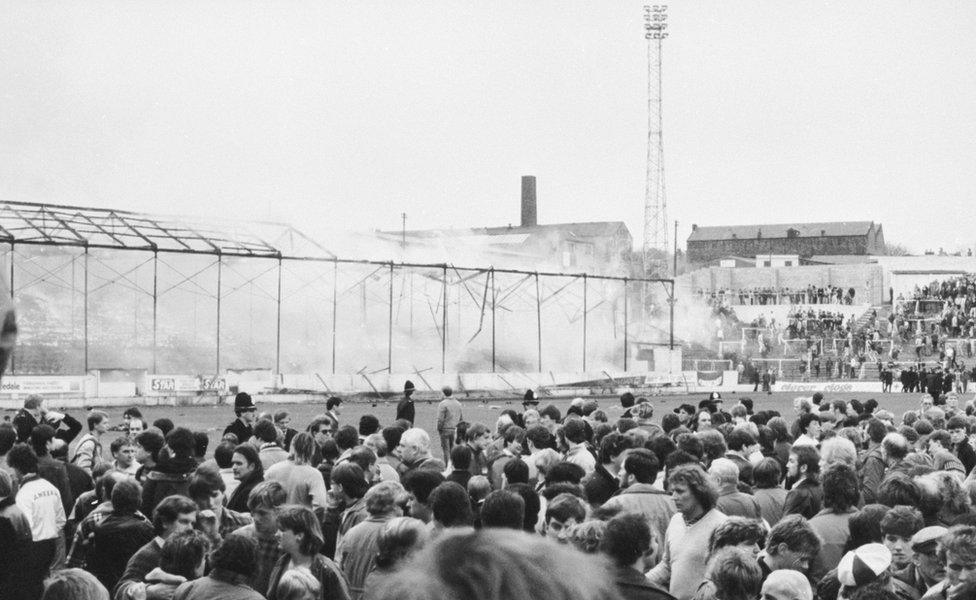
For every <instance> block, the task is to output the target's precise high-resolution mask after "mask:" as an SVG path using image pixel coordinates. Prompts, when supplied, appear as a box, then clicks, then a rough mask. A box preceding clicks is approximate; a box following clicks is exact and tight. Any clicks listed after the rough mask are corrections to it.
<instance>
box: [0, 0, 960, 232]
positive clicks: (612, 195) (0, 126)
mask: <svg viewBox="0 0 976 600" xmlns="http://www.w3.org/2000/svg"><path fill="white" fill-rule="evenodd" d="M642 6H643V3H640V2H625V1H621V2H587V3H581V2H566V1H565V0H564V1H561V2H539V1H535V2H525V1H524V0H522V1H496V2H479V3H474V2H434V1H430V0H428V1H425V2H413V1H407V0H398V1H396V2H392V1H391V2H383V3H377V2H362V1H355V2H353V1H349V2H321V1H315V2H311V1H310V2H300V1H297V0H296V1H289V2H242V1H239V0H234V1H232V2H231V1H227V2H201V1H193V2H176V1H167V2H148V1H142V2H98V1H94V2H69V1H65V2H33V1H27V0H24V1H11V0H0V199H5V200H20V201H31V202H52V203H67V204H82V205H90V206H99V207H113V208H124V209H130V210H136V211H146V212H159V213H166V214H174V213H185V214H195V215H204V216H214V215H216V216H219V215H228V214H229V215H234V216H236V217H247V218H260V219H267V218H274V219H277V220H284V221H288V222H291V223H293V224H296V225H298V226H299V227H301V228H303V229H306V230H309V231H310V232H322V231H325V230H327V229H329V228H341V229H346V230H348V229H373V228H382V229H398V228H399V227H400V213H401V212H406V213H407V215H408V217H407V226H408V227H409V228H426V227H477V226H485V225H504V224H507V223H517V222H518V219H519V206H518V198H519V177H520V176H521V175H525V174H533V175H536V176H537V177H538V193H539V220H540V222H542V223H557V222H565V221H595V220H623V221H625V222H626V223H627V225H628V226H629V227H630V229H631V232H632V233H633V235H634V237H635V240H636V241H637V243H638V244H639V243H640V239H641V235H642V225H641V224H642V216H643V204H644V180H645V161H646V143H647V97H646V92H647V64H646V42H645V40H644V38H643V30H642V25H643V9H642ZM669 14H670V33H671V37H670V38H669V39H668V40H667V41H666V45H665V55H664V119H665V125H664V131H665V132H664V145H665V157H666V158H665V161H666V179H667V193H668V203H669V216H670V218H671V219H678V220H679V221H680V222H681V225H682V227H681V234H680V236H679V239H680V240H681V241H682V242H684V240H685V238H686V237H687V235H688V232H689V231H690V225H691V223H698V224H701V225H721V224H746V223H778V222H791V221H832V220H875V221H880V222H881V223H882V224H883V225H884V229H885V236H886V238H887V240H888V241H889V242H899V243H902V244H905V245H907V246H909V247H910V248H911V249H913V250H916V251H921V250H924V249H926V248H937V247H938V246H944V247H946V248H947V249H949V248H955V247H959V246H974V245H976V233H974V231H973V230H974V223H976V217H974V211H973V210H972V208H971V206H972V205H971V202H970V199H971V197H972V194H973V189H974V188H976V185H974V184H976V168H974V164H976V68H974V66H973V65H974V62H973V60H974V59H973V57H974V56H976V36H974V35H973V32H974V31H976V5H974V4H973V3H972V2H966V1H959V2H938V3H924V4H923V3H918V2H911V3H910V2H892V1H883V2H882V1H870V2H866V1H862V2H856V3H853V2H821V3H817V2H811V3H794V2H789V3H784V2H779V1H768V2H756V1H750V2H745V1H734V0H732V1H730V0H725V1H694V2H685V1H683V2H673V3H671V4H670V7H669Z"/></svg>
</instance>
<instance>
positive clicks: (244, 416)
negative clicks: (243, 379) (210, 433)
mask: <svg viewBox="0 0 976 600" xmlns="http://www.w3.org/2000/svg"><path fill="white" fill-rule="evenodd" d="M257 409H258V407H257V406H255V405H254V401H253V400H251V395H250V394H248V393H247V392H240V393H238V394H237V396H236V397H235V398H234V414H235V415H237V418H236V419H234V422H233V423H231V424H230V425H228V426H227V428H226V429H224V435H227V434H228V433H233V434H234V435H236V436H237V443H238V444H243V443H246V442H247V441H248V440H250V439H251V436H253V435H254V428H253V424H254V413H255V412H256V411H257Z"/></svg>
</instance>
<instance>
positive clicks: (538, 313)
mask: <svg viewBox="0 0 976 600" xmlns="http://www.w3.org/2000/svg"><path fill="white" fill-rule="evenodd" d="M535 330H536V343H537V347H538V349H539V372H540V373H541V372H542V296H541V295H540V293H539V273H538V271H536V274H535Z"/></svg>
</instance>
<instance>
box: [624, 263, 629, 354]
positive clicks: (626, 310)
mask: <svg viewBox="0 0 976 600" xmlns="http://www.w3.org/2000/svg"><path fill="white" fill-rule="evenodd" d="M628 312H629V308H628V302H627V279H626V278H624V371H627V325H628V318H629V315H628V314H627V313H628Z"/></svg>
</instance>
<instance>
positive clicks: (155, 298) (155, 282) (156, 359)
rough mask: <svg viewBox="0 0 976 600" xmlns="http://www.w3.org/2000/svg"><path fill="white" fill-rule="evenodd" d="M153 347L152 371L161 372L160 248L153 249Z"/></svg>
mask: <svg viewBox="0 0 976 600" xmlns="http://www.w3.org/2000/svg"><path fill="white" fill-rule="evenodd" d="M152 302H153V304H152V311H153V316H152V319H153V348H152V368H153V370H152V372H153V373H154V374H155V373H159V343H158V337H157V336H158V332H159V328H158V322H159V320H158V315H159V308H158V307H159V250H155V249H154V250H153V295H152Z"/></svg>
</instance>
